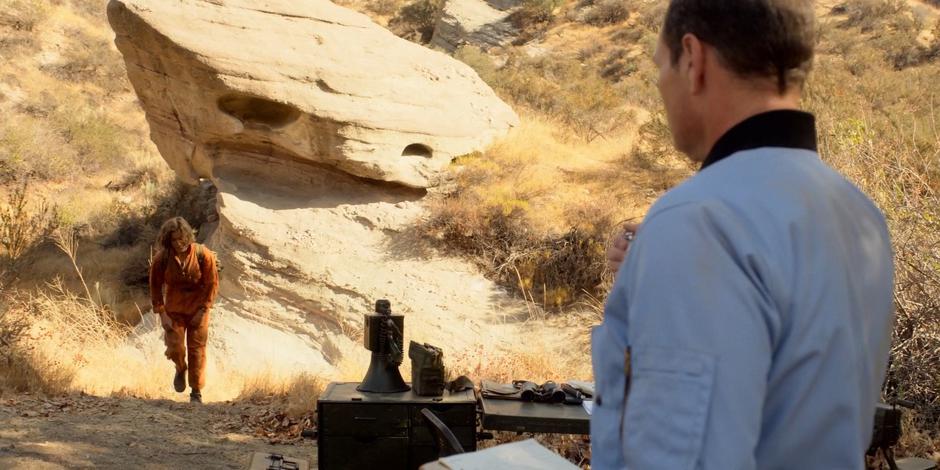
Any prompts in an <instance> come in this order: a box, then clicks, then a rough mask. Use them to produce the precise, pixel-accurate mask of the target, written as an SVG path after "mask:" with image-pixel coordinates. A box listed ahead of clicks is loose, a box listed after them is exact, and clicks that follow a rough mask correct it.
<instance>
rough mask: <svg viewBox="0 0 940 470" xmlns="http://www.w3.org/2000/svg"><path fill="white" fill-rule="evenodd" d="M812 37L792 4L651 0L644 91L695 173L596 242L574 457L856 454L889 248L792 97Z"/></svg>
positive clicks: (809, 24) (880, 357)
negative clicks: (609, 285)
mask: <svg viewBox="0 0 940 470" xmlns="http://www.w3.org/2000/svg"><path fill="white" fill-rule="evenodd" d="M815 39H816V35H815V20H814V11H813V3H812V2H811V1H808V0H807V1H803V0H737V1H735V0H672V1H671V2H670V4H669V8H668V11H667V13H666V19H665V22H664V25H663V30H662V34H661V37H660V42H659V45H658V47H657V51H656V53H655V57H654V60H655V62H656V64H657V66H658V67H659V71H660V74H659V89H660V92H661V94H662V97H663V101H664V104H665V109H666V115H667V118H668V121H669V126H670V128H671V130H672V134H673V138H674V141H675V145H676V148H677V149H678V150H680V151H682V152H683V153H685V154H687V155H688V156H689V157H690V158H692V159H693V160H695V161H699V162H702V169H701V171H700V172H698V173H697V174H696V175H695V176H694V177H692V178H690V179H689V180H688V181H686V182H685V183H683V184H682V185H680V186H678V187H677V188H675V189H673V190H671V191H669V192H668V193H667V194H665V195H664V196H663V197H662V198H660V199H659V200H658V201H657V202H656V203H655V204H654V205H653V207H652V208H651V209H650V211H649V213H648V214H647V216H646V218H645V220H644V221H643V223H642V225H641V226H640V227H639V228H638V229H637V230H636V237H635V240H634V241H633V242H632V246H630V247H629V250H628V251H627V242H626V241H621V242H620V243H619V244H618V245H617V249H615V250H613V251H612V252H611V253H609V256H610V258H611V260H612V261H613V263H614V265H615V266H616V265H619V264H620V261H621V260H623V256H624V252H626V259H625V260H623V261H624V262H623V264H622V266H619V272H618V274H617V277H616V281H615V283H614V287H613V290H612V291H611V293H610V296H609V297H608V300H607V305H606V310H605V317H604V322H603V323H602V324H601V325H600V326H598V327H596V328H595V330H594V332H593V344H592V349H593V351H592V358H593V363H594V373H595V380H596V390H597V395H598V396H597V398H596V400H595V408H594V414H593V416H592V419H591V438H592V454H593V457H592V468H594V469H600V470H604V469H612V468H617V469H619V468H629V469H640V470H650V469H669V470H682V469H715V470H718V469H720V470H738V469H781V470H783V469H787V470H792V469H801V470H805V469H826V470H832V469H847V470H848V469H851V470H859V469H861V468H863V466H864V461H863V454H864V451H865V449H866V448H867V445H868V442H869V439H870V435H871V429H872V419H873V418H872V417H873V413H874V406H875V403H876V400H877V398H878V391H879V388H880V385H881V383H882V380H883V378H884V374H885V368H886V364H887V358H888V350H889V343H890V332H891V326H892V322H893V304H892V286H893V261H892V253H891V246H890V241H889V236H888V231H887V228H886V226H885V221H884V217H883V216H882V214H881V212H880V211H879V210H878V208H877V207H875V206H874V205H873V204H872V202H871V201H870V200H869V199H868V198H867V197H866V196H865V195H864V194H862V193H861V192H860V191H859V190H858V189H857V188H856V187H855V186H853V185H852V184H851V183H849V182H847V181H846V180H845V179H844V178H842V177H841V176H840V175H839V174H837V173H836V172H835V171H833V170H832V169H830V168H829V167H828V166H826V164H825V163H823V162H822V161H821V160H820V158H819V156H818V154H817V151H816V132H815V121H814V118H813V116H812V115H811V114H807V113H804V112H801V111H799V110H798V108H799V101H800V92H801V89H802V86H803V82H804V80H805V79H806V76H807V73H808V72H809V69H810V66H811V63H812V59H813V46H814V43H815Z"/></svg>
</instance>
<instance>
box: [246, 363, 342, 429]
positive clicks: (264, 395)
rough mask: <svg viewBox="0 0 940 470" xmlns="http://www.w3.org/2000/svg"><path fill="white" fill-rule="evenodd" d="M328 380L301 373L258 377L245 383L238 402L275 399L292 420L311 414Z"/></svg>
mask: <svg viewBox="0 0 940 470" xmlns="http://www.w3.org/2000/svg"><path fill="white" fill-rule="evenodd" d="M326 383H327V382H326V380H324V379H323V378H322V377H316V376H313V375H311V374H307V373H301V374H298V375H296V376H293V377H287V378H285V377H272V376H258V377H252V378H250V379H248V380H246V381H245V383H244V385H243V387H242V390H241V392H240V393H239V394H238V397H236V400H249V401H251V400H259V399H266V400H271V399H273V400H274V401H275V402H276V405H277V407H278V408H279V409H281V410H283V411H284V413H286V414H287V416H289V417H291V418H300V417H302V416H304V415H307V414H311V413H312V412H313V410H315V409H316V408H317V398H319V397H320V394H321V393H323V390H324V389H325V388H326Z"/></svg>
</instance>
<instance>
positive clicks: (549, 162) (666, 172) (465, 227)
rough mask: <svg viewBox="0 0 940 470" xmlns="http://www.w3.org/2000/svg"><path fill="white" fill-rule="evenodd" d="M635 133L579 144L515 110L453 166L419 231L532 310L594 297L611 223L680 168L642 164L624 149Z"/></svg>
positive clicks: (636, 210) (634, 212)
mask: <svg viewBox="0 0 940 470" xmlns="http://www.w3.org/2000/svg"><path fill="white" fill-rule="evenodd" d="M638 131H639V130H638V129H636V128H632V129H631V128H626V129H623V130H621V131H620V132H618V133H617V134H616V135H612V136H610V138H609V139H606V140H605V139H598V140H595V141H593V142H591V143H585V142H584V141H582V140H581V139H577V138H575V139H570V138H567V137H566V136H565V132H564V128H563V127H562V126H559V125H558V124H556V123H553V122H551V121H549V120H545V119H544V118H539V117H536V116H532V115H523V121H522V125H521V126H520V127H519V128H517V129H514V130H513V131H512V133H511V134H510V135H509V136H508V137H507V138H505V139H503V140H501V141H500V142H498V143H496V144H494V145H493V146H492V147H490V148H489V149H488V150H487V151H486V152H484V153H483V154H479V155H470V156H466V157H463V158H461V159H459V160H458V161H457V162H456V170H455V171H456V176H455V181H454V184H455V192H454V193H452V194H449V195H447V196H445V197H442V198H440V199H438V200H437V201H436V202H435V203H434V204H433V206H432V216H431V218H430V219H429V220H428V221H427V223H426V225H425V227H424V230H425V231H426V233H428V234H430V235H431V236H432V237H434V238H436V239H438V240H441V241H443V242H444V244H445V245H446V246H448V247H450V248H457V249H462V250H464V251H467V252H470V253H472V254H474V255H475V257H476V258H477V259H478V260H480V262H481V264H482V265H483V266H484V268H486V269H488V270H489V271H490V273H491V275H492V277H494V278H495V279H497V280H498V281H500V282H501V283H502V284H503V285H506V286H508V287H510V288H512V289H514V290H516V291H517V292H519V293H521V294H522V295H524V296H525V297H526V298H527V300H529V301H530V302H532V303H533V304H535V305H537V306H539V308H541V309H557V308H559V307H561V306H564V305H567V304H569V303H571V302H572V301H574V300H576V299H577V298H578V297H579V296H580V295H581V294H582V293H583V292H585V291H586V292H589V293H596V288H597V286H598V285H599V284H601V282H602V281H603V279H604V276H605V269H606V265H605V263H604V262H603V254H604V252H605V251H606V248H607V246H606V243H607V241H608V239H609V238H610V236H611V234H612V233H613V231H614V226H615V224H616V223H617V222H619V221H622V220H625V219H629V218H633V217H637V216H639V215H640V214H641V212H640V211H641V210H642V209H644V208H645V207H646V205H647V204H648V203H649V202H650V200H651V199H652V198H653V197H654V196H655V192H650V191H649V190H648V188H650V187H653V186H657V183H656V182H657V181H658V180H659V179H660V178H666V179H668V180H669V181H670V182H674V181H675V180H676V179H678V178H679V177H681V175H682V174H684V172H683V171H682V170H681V169H676V168H669V167H667V166H664V165H652V166H649V162H648V161H646V160H644V159H643V158H642V155H643V154H642V153H640V152H634V151H632V150H631V148H632V147H633V144H634V141H635V140H636V138H637V135H638ZM611 185H619V187H617V188H615V189H611ZM658 186H659V187H661V188H662V187H666V186H668V184H663V183H662V182H661V181H660V182H659V184H658Z"/></svg>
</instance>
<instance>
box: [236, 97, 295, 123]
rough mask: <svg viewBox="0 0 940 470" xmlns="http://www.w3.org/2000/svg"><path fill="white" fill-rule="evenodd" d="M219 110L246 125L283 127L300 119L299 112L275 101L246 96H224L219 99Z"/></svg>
mask: <svg viewBox="0 0 940 470" xmlns="http://www.w3.org/2000/svg"><path fill="white" fill-rule="evenodd" d="M219 109H220V110H221V111H222V112H224V113H226V114H228V115H230V116H234V117H236V118H238V119H239V120H240V121H242V122H243V123H245V124H246V125H251V124H262V125H265V126H267V127H272V128H275V127H283V126H286V125H288V124H290V123H292V122H294V121H296V120H297V119H298V118H299V117H300V110H298V109H296V108H294V107H293V106H290V105H286V104H284V103H278V102H276V101H271V100H266V99H264V98H258V97H256V96H247V95H226V96H223V97H221V98H219Z"/></svg>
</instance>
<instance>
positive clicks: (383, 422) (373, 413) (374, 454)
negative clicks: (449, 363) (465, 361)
mask: <svg viewBox="0 0 940 470" xmlns="http://www.w3.org/2000/svg"><path fill="white" fill-rule="evenodd" d="M358 385H359V383H357V382H345V383H335V382H334V383H331V384H329V385H328V386H327V388H326V391H324V392H323V395H321V396H320V399H319V400H317V416H318V418H317V420H318V423H317V428H318V434H317V436H318V438H317V451H318V465H319V468H321V469H322V470H334V469H361V468H382V469H388V470H394V469H401V470H412V469H417V468H418V467H419V466H421V465H422V464H424V463H427V462H430V461H432V460H435V459H436V458H437V451H436V447H435V441H434V438H433V434H432V433H431V430H430V428H429V427H428V424H427V423H426V422H425V419H424V417H423V416H422V415H421V410H422V409H423V408H428V409H430V410H431V411H433V412H434V413H435V414H436V415H437V416H438V418H440V420H441V421H443V422H444V424H446V425H447V426H448V427H449V428H450V429H451V430H452V431H453V432H454V434H455V435H456V437H457V440H458V441H460V444H461V445H462V446H463V447H464V450H466V451H468V452H470V451H474V450H476V399H475V397H474V395H473V391H472V390H468V391H465V392H458V393H453V394H452V393H449V392H447V391H445V392H444V395H443V396H441V397H422V396H418V395H416V394H415V393H414V392H413V391H408V392H402V393H368V392H360V391H358V390H356V386H358Z"/></svg>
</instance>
